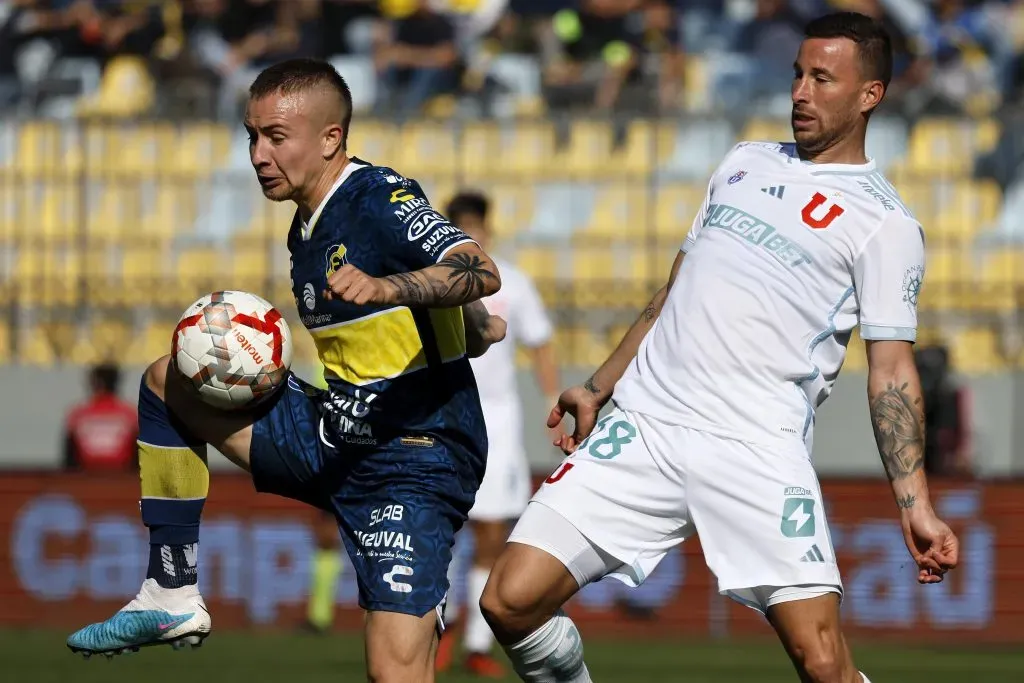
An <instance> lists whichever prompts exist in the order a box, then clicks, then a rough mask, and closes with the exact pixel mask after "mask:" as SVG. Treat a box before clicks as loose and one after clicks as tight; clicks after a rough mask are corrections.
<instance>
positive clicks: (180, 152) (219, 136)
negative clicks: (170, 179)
mask: <svg viewBox="0 0 1024 683" xmlns="http://www.w3.org/2000/svg"><path fill="white" fill-rule="evenodd" d="M230 148H231V133H230V132H229V131H228V129H227V128H226V127H225V126H221V125H219V124H213V123H194V124H188V125H185V126H182V128H181V130H180V132H179V134H178V138H177V141H176V144H175V145H174V148H173V150H171V154H170V155H169V157H168V158H167V159H166V168H167V170H168V171H170V172H172V173H177V174H181V175H184V176H185V177H196V178H206V177H209V176H210V175H211V174H212V173H213V172H214V171H216V170H218V169H220V167H221V166H222V165H223V164H224V162H225V161H226V159H227V155H228V151H229V150H230Z"/></svg>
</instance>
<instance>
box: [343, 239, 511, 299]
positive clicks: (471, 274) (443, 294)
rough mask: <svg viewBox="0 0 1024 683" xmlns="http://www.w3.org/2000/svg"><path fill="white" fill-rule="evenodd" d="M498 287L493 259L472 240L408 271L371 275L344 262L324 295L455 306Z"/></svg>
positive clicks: (498, 280) (479, 297) (490, 292)
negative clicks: (418, 267)
mask: <svg viewBox="0 0 1024 683" xmlns="http://www.w3.org/2000/svg"><path fill="white" fill-rule="evenodd" d="M500 287H501V276H500V275H499V274H498V267H497V266H495V265H494V261H492V260H491V258H490V257H489V256H488V255H487V254H485V253H484V251H483V250H482V249H481V248H480V247H479V246H477V244H476V243H474V242H466V243H465V244H461V245H459V246H457V247H455V248H454V249H452V250H451V251H449V252H448V254H446V255H445V257H444V258H443V259H441V260H440V261H438V262H437V263H435V264H433V265H430V266H427V267H426V268H421V269H420V270H414V271H412V272H409V273H396V274H395V275H388V276H387V277H371V276H369V275H367V274H366V273H364V272H363V271H361V270H359V269H358V268H356V267H355V266H353V265H352V264H345V265H344V266H342V267H341V268H339V269H338V270H337V271H335V272H334V273H333V274H332V275H331V276H330V278H328V280H327V290H326V291H325V292H324V296H325V297H326V298H327V299H340V300H342V301H348V302H350V303H354V304H356V305H359V306H362V305H366V304H378V305H390V306H410V307H419V308H455V307H456V306H464V305H466V304H468V303H472V302H474V301H479V300H480V299H483V298H484V297H487V296H490V295H492V294H494V293H495V292H497V291H498V289H499V288H500Z"/></svg>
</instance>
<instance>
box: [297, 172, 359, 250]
mask: <svg viewBox="0 0 1024 683" xmlns="http://www.w3.org/2000/svg"><path fill="white" fill-rule="evenodd" d="M366 166H367V164H363V163H359V162H358V161H356V160H355V159H354V158H353V159H349V162H348V164H346V165H345V168H343V169H342V170H341V174H340V175H339V176H338V179H337V180H335V181H334V185H332V186H331V189H330V190H328V192H327V194H326V195H325V196H324V198H323V200H322V201H321V202H320V205H319V206H318V207H316V211H314V212H313V215H312V216H310V217H309V222H308V223H307V222H305V221H302V241H303V242H305V241H306V240H308V239H309V238H310V236H311V235H312V234H313V228H315V227H316V223H317V221H318V220H320V214H322V213H323V212H324V207H325V206H327V202H329V201H330V200H331V197H333V196H334V193H335V192H337V191H338V188H339V187H341V185H342V183H344V182H345V181H346V180H348V178H349V176H351V175H352V174H353V173H355V172H356V171H358V170H359V169H361V168H366Z"/></svg>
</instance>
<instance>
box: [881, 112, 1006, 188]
mask: <svg viewBox="0 0 1024 683" xmlns="http://www.w3.org/2000/svg"><path fill="white" fill-rule="evenodd" d="M998 136H999V126H998V124H997V123H995V122H994V121H992V120H985V121H982V122H980V123H979V122H975V121H970V120H966V119H954V120H950V119H923V120H921V121H919V122H918V123H917V125H915V126H914V129H913V131H912V132H911V134H910V140H909V141H908V145H907V157H906V159H905V160H902V161H901V162H897V164H895V165H894V175H896V176H897V177H898V176H899V175H900V174H902V173H909V174H911V175H915V176H922V177H944V178H948V177H964V176H967V175H968V174H969V173H970V171H971V166H972V164H973V163H974V157H975V155H976V153H977V152H978V151H979V150H980V149H984V148H986V147H988V148H991V146H992V145H994V141H995V139H998Z"/></svg>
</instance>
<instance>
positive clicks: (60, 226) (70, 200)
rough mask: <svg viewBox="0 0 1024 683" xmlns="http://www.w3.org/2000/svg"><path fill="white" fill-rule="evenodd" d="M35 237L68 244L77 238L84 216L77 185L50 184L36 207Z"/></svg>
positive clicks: (58, 182) (55, 182)
mask: <svg viewBox="0 0 1024 683" xmlns="http://www.w3.org/2000/svg"><path fill="white" fill-rule="evenodd" d="M36 211H37V214H36V220H35V221H34V226H33V232H34V233H35V234H34V235H33V237H39V238H41V239H42V240H43V241H45V242H56V243H66V242H69V241H71V240H73V239H75V238H77V237H79V235H78V228H79V225H80V217H81V215H82V191H81V185H80V184H77V183H66V182H61V181H54V182H51V183H48V184H47V185H46V187H45V189H44V190H43V194H42V196H41V198H40V200H39V204H38V205H37V207H36Z"/></svg>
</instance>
